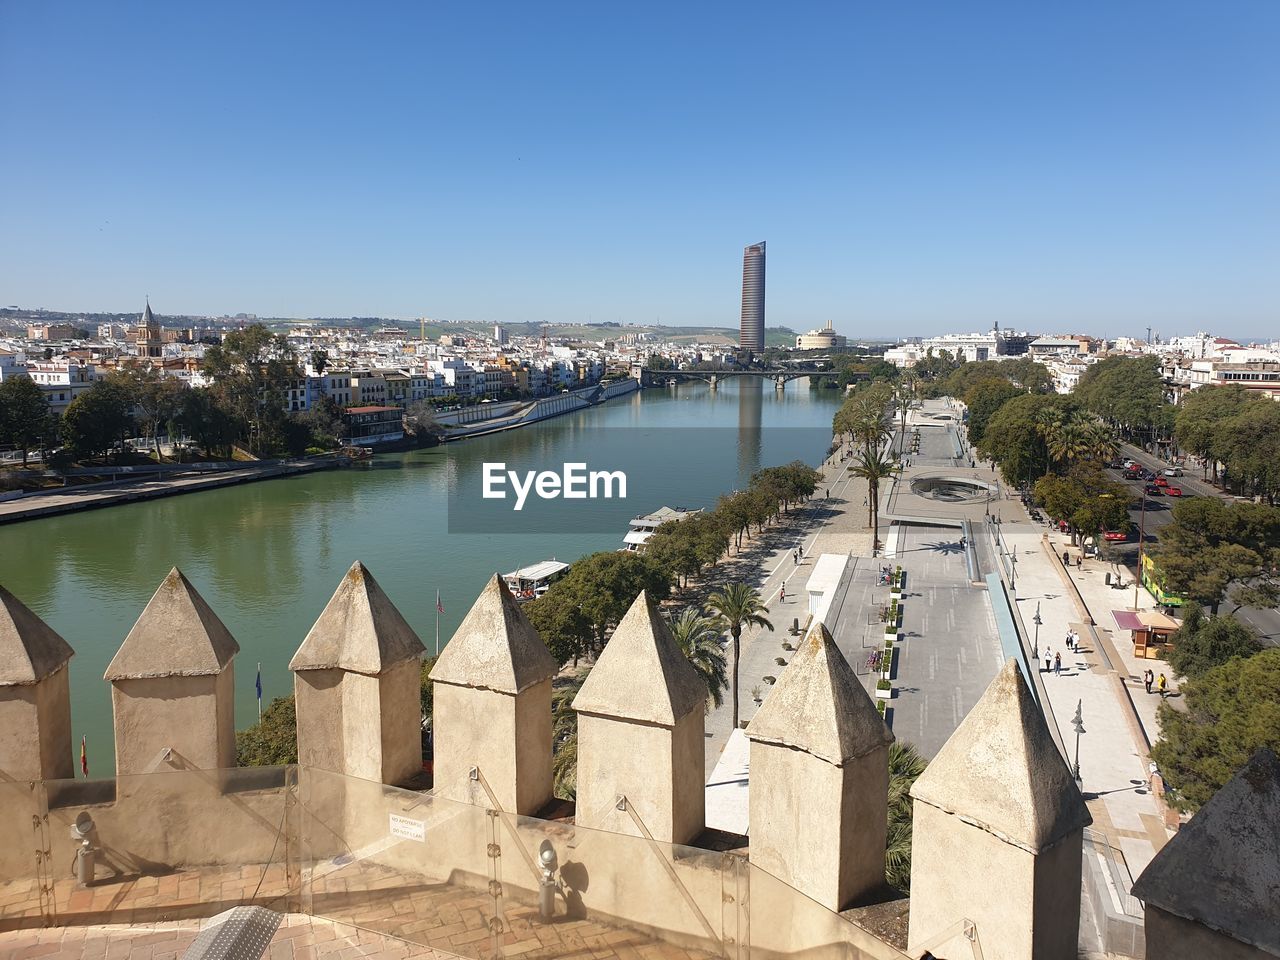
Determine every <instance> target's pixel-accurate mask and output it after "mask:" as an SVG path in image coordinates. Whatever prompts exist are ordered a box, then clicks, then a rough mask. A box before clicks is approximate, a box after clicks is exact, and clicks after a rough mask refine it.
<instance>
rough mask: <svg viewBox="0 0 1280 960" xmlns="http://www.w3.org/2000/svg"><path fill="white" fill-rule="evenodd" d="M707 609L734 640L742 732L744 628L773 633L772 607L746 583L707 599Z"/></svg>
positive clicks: (734, 680) (735, 704) (733, 684)
mask: <svg viewBox="0 0 1280 960" xmlns="http://www.w3.org/2000/svg"><path fill="white" fill-rule="evenodd" d="M707 609H708V610H710V611H711V614H712V616H713V617H714V619H715V621H716V624H717V626H718V627H720V629H721V630H728V631H729V635H730V636H731V637H732V638H733V672H732V673H731V675H730V677H731V679H730V687H731V691H732V692H731V694H730V695H731V696H732V697H733V729H735V730H737V729H738V666H739V662H740V661H741V658H742V645H741V639H742V628H743V627H763V628H764V629H766V630H769V631H770V632H772V631H773V624H772V623H770V622H769V621H768V619H767V618H766V617H765V614H766V613H768V612H769V608H768V607H766V606H765V605H764V604H763V603H761V602H760V593H759V591H758V590H756V588H755V587H750V586H748V585H747V584H745V583H731V584H729V585H728V586H726V587H725V588H724V589H723V590H717V591H716V592H715V593H713V594H711V596H709V597H707Z"/></svg>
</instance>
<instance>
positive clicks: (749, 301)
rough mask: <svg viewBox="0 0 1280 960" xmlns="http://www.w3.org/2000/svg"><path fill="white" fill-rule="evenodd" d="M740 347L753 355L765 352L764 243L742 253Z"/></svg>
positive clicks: (756, 244) (752, 245)
mask: <svg viewBox="0 0 1280 960" xmlns="http://www.w3.org/2000/svg"><path fill="white" fill-rule="evenodd" d="M738 346H739V347H741V348H742V349H743V350H750V351H751V352H752V353H760V352H761V351H763V350H764V241H763V240H762V241H760V242H759V243H753V244H751V246H749V247H747V248H746V249H745V250H743V251H742V325H741V328H740V330H739V333H738Z"/></svg>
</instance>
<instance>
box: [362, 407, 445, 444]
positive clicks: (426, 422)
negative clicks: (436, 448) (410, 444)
mask: <svg viewBox="0 0 1280 960" xmlns="http://www.w3.org/2000/svg"><path fill="white" fill-rule="evenodd" d="M339 419H341V418H339ZM404 421H405V424H406V426H407V427H408V428H409V432H410V433H411V434H413V436H414V438H415V439H417V440H418V442H419V443H425V444H430V443H435V442H436V441H438V440H439V439H440V438H441V437H442V436H444V427H442V426H441V425H440V421H439V419H438V418H437V417H436V408H435V407H433V406H432V405H431V404H430V403H428V402H427V401H426V400H416V401H414V402H413V403H411V404H410V405H409V408H408V409H407V410H406V411H405V414H404Z"/></svg>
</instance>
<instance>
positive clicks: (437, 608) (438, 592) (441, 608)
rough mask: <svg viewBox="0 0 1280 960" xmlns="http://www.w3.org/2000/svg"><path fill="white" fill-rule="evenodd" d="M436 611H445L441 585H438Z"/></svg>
mask: <svg viewBox="0 0 1280 960" xmlns="http://www.w3.org/2000/svg"><path fill="white" fill-rule="evenodd" d="M436 613H444V604H443V603H441V602H440V588H439V587H436Z"/></svg>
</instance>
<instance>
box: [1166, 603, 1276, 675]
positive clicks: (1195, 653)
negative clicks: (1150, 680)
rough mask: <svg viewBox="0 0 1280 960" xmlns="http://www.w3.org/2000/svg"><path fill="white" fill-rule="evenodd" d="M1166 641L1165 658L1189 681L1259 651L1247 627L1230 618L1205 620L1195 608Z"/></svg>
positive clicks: (1252, 634)
mask: <svg viewBox="0 0 1280 960" xmlns="http://www.w3.org/2000/svg"><path fill="white" fill-rule="evenodd" d="M1169 639H1170V644H1169V648H1168V649H1167V650H1166V651H1165V655H1164V658H1165V660H1167V661H1168V662H1169V666H1170V667H1172V668H1173V671H1174V672H1175V673H1177V674H1178V675H1179V676H1182V677H1186V678H1187V679H1188V680H1198V679H1199V678H1200V677H1203V676H1204V675H1205V674H1206V673H1208V672H1209V671H1210V670H1212V669H1213V668H1214V667H1220V666H1222V665H1223V664H1224V663H1226V662H1227V661H1228V660H1231V659H1232V658H1233V657H1251V656H1253V655H1254V654H1255V653H1257V652H1258V651H1259V650H1260V649H1261V647H1260V646H1259V644H1258V636H1257V634H1256V633H1254V631H1253V630H1252V629H1250V627H1249V626H1248V625H1246V624H1243V623H1241V622H1240V621H1239V620H1237V619H1236V618H1235V617H1232V616H1221V617H1212V618H1210V617H1206V616H1205V615H1204V612H1203V611H1202V610H1201V609H1200V607H1199V605H1197V604H1193V605H1192V606H1191V609H1190V610H1189V611H1188V612H1187V615H1186V617H1185V618H1184V619H1183V621H1182V626H1180V627H1179V628H1178V629H1177V630H1176V631H1174V634H1173V636H1172V637H1170V638H1169Z"/></svg>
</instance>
